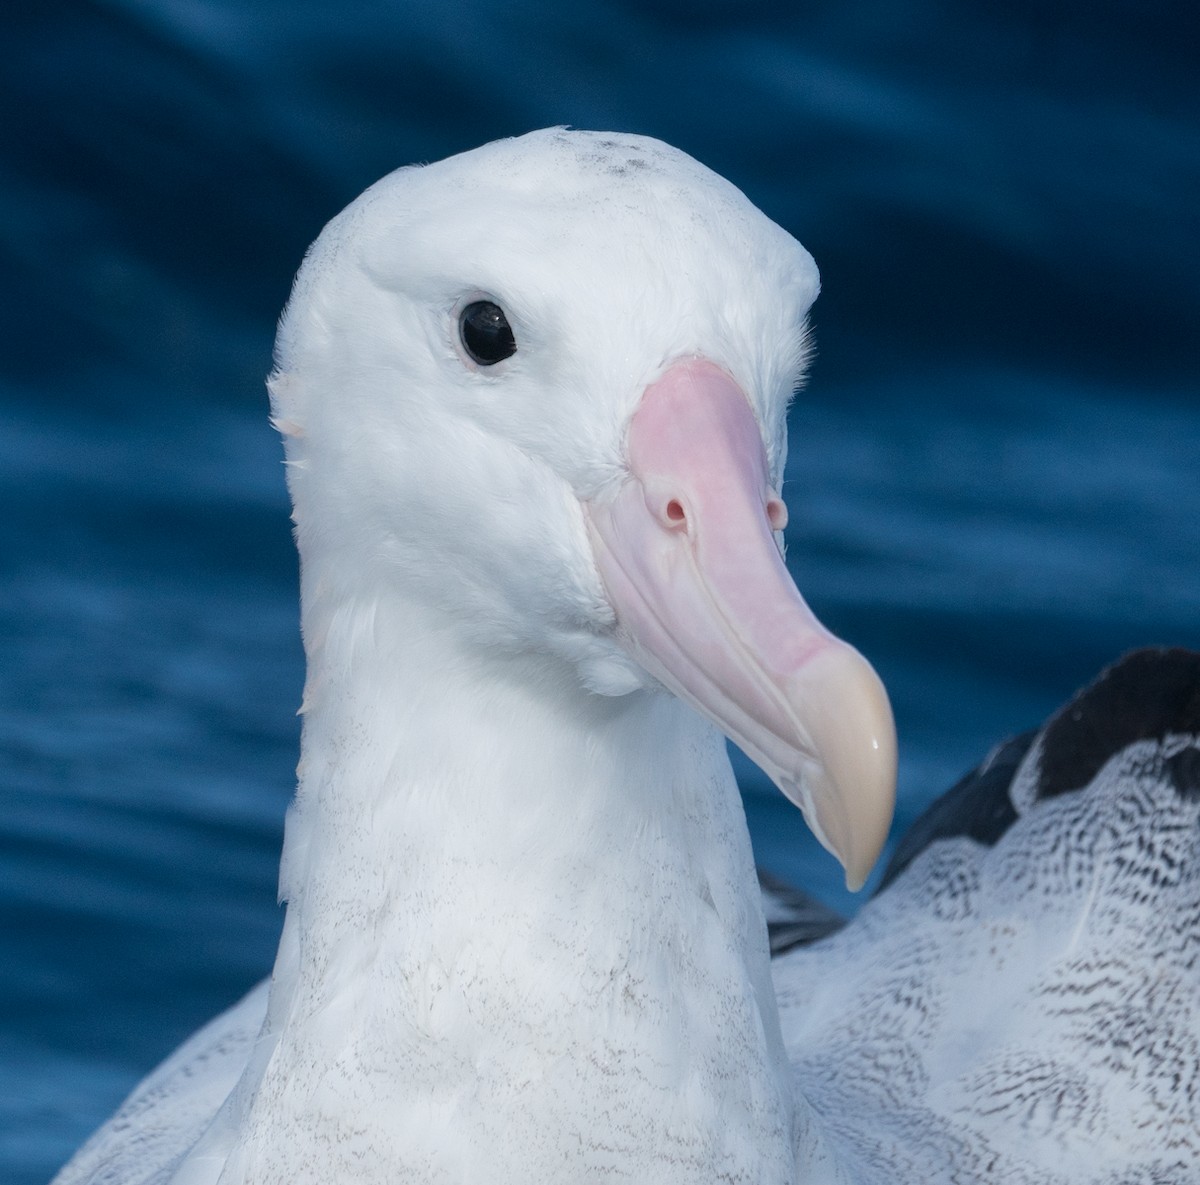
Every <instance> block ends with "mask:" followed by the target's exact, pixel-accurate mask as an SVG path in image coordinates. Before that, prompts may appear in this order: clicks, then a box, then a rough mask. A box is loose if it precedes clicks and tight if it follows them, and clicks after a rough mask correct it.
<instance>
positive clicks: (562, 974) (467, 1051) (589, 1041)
mask: <svg viewBox="0 0 1200 1185" xmlns="http://www.w3.org/2000/svg"><path fill="white" fill-rule="evenodd" d="M317 616H318V611H317V609H313V610H312V611H311V612H308V613H307V614H306V622H305V626H306V639H307V641H308V646H309V651H310V656H309V657H310V670H309V685H308V690H307V693H306V700H307V704H306V720H305V728H304V742H303V756H302V761H301V769H300V789H299V793H298V796H297V801H296V804H295V806H294V807H293V811H292V814H291V816H290V817H289V821H288V833H287V841H286V845H285V857H284V867H283V872H282V885H283V890H284V892H285V895H286V896H287V897H288V899H289V905H288V914H287V923H286V927H285V933H284V938H283V942H282V943H281V947H280V953H279V957H278V960H277V963H276V968H275V978H274V983H273V987H272V997H271V1005H270V1012H269V1016H268V1022H267V1029H266V1035H265V1039H264V1042H263V1044H262V1047H261V1049H260V1051H259V1054H258V1056H257V1057H256V1059H255V1061H254V1062H253V1063H252V1066H251V1069H250V1070H249V1071H248V1073H247V1076H246V1078H245V1079H244V1080H243V1083H242V1086H241V1088H240V1091H239V1093H238V1095H237V1096H236V1098H235V1100H234V1101H233V1103H232V1104H231V1106H233V1107H235V1108H236V1109H237V1110H238V1111H239V1112H240V1119H239V1122H238V1123H237V1124H236V1125H235V1126H234V1128H233V1129H231V1130H237V1131H239V1132H240V1136H239V1139H238V1145H237V1146H236V1147H234V1148H232V1149H231V1150H230V1153H229V1160H228V1162H227V1163H226V1165H225V1172H224V1175H223V1176H222V1177H221V1180H222V1181H223V1182H238V1181H242V1180H245V1181H254V1182H256V1183H258V1182H273V1181H276V1180H278V1181H289V1182H303V1181H307V1180H309V1179H310V1176H316V1175H319V1177H320V1179H321V1180H323V1181H337V1182H339V1183H350V1182H359V1181H362V1182H368V1181H369V1182H375V1181H379V1182H384V1181H387V1182H389V1185H398V1183H399V1182H403V1181H409V1180H412V1181H418V1180H419V1181H423V1182H425V1181H443V1180H444V1181H462V1180H475V1179H479V1180H490V1181H495V1182H500V1183H503V1182H509V1181H514V1182H515V1181H520V1182H523V1183H525V1182H541V1181H547V1182H548V1181H561V1180H592V1179H595V1180H600V1179H604V1180H606V1181H610V1180H614V1179H615V1180H625V1179H629V1180H637V1181H655V1182H661V1183H672V1182H685V1181H686V1182H699V1181H704V1182H711V1181H713V1180H718V1179H721V1180H724V1179H728V1180H748V1181H755V1182H762V1183H767V1182H780V1183H782V1182H790V1181H792V1180H793V1176H794V1165H793V1159H792V1157H793V1152H792V1124H793V1115H792V1099H791V1094H790V1087H789V1085H788V1082H789V1079H788V1071H787V1067H786V1062H785V1057H784V1053H783V1048H782V1041H781V1039H780V1035H779V1027H778V1015H777V1011H776V1005H775V999H774V993H773V989H772V986H771V980H770V970H769V964H768V957H767V950H766V938H765V931H764V927H763V922H762V916H761V907H760V904H759V897H758V892H757V886H756V882H755V878H754V869H753V860H752V856H751V852H750V845H749V839H748V836H747V832H746V825H745V816H744V814H743V811H742V807H741V803H740V800H739V797H738V793H737V788H736V786H735V784H734V781H733V777H732V773H731V771H730V769H729V763H728V760H727V758H726V756H725V752H724V744H723V741H722V739H721V737H720V736H719V734H718V733H717V732H716V731H715V730H714V729H712V728H711V727H710V726H709V725H708V724H707V723H706V722H705V721H702V720H701V719H700V718H699V717H697V716H696V715H695V714H694V713H693V712H691V710H690V709H688V708H686V707H684V706H683V705H681V704H679V703H678V702H677V701H675V700H674V699H672V698H671V697H669V696H666V695H660V694H653V693H648V692H637V693H634V694H631V695H628V696H624V697H621V698H606V697H602V696H597V695H594V694H591V693H589V692H587V691H586V690H584V689H583V688H582V687H581V686H580V685H579V682H578V680H577V678H576V677H575V676H574V673H573V671H572V670H570V669H569V668H568V667H567V666H566V664H557V663H556V662H555V661H554V660H549V659H546V658H545V656H539V655H531V656H526V657H516V656H513V655H497V654H491V655H489V654H486V653H482V652H480V651H478V650H477V649H473V648H468V647H466V646H464V645H462V644H461V643H459V642H458V641H457V640H456V638H455V636H454V634H453V633H452V632H450V631H449V630H447V629H445V628H439V626H438V624H437V622H436V621H435V620H434V617H433V615H432V614H429V613H425V612H422V611H420V610H419V609H416V608H414V607H413V606H411V605H404V604H400V603H397V602H394V601H393V602H385V601H382V600H380V601H374V602H372V603H370V604H369V605H368V604H365V603H363V602H358V603H344V604H342V605H341V606H340V607H339V608H337V609H336V610H335V611H333V612H330V613H328V614H327V615H326V616H324V617H323V618H322V619H321V620H319V621H318V620H316V618H317ZM314 1164H320V1165H321V1171H320V1173H319V1174H315V1173H314V1172H313V1170H311V1169H310V1168H308V1167H306V1166H312V1165H314Z"/></svg>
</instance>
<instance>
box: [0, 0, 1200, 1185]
mask: <svg viewBox="0 0 1200 1185" xmlns="http://www.w3.org/2000/svg"><path fill="white" fill-rule="evenodd" d="M1198 11H1200V10H1197V9H1196V8H1195V6H1194V5H1188V4H1182V3H1181V4H1175V5H1172V4H1154V5H1140V4H1134V3H1131V2H1118V0H1089V2H1088V3H1086V4H1085V3H1083V2H1082V0H1078V2H1058V0H1038V2H1037V3H1034V2H1033V0H1010V3H1007V4H1005V5H994V4H986V3H983V2H982V0H958V2H956V3H950V2H949V0H894V2H887V3H884V2H875V3H872V2H867V3H862V4H856V5H846V4H841V3H836V2H835V0H823V2H816V3H811V4H803V5H801V4H783V3H773V2H768V0H762V2H755V0H707V2H706V0H689V2H688V3H686V4H685V3H682V2H681V0H661V2H659V3H645V4H635V3H632V2H628V3H620V2H616V0H600V2H598V3H594V4H591V5H584V6H568V5H560V4H557V3H553V2H551V0H509V2H508V3H506V4H503V5H497V4H494V3H481V2H478V0H467V2H463V3H446V4H441V3H438V4H434V3H412V4H405V3H400V2H398V0H397V2H394V3H384V2H382V0H380V2H374V3H368V2H365V0H351V2H347V3H341V4H336V5H335V4H322V3H318V2H315V0H259V2H257V3H253V4H247V3H245V2H243V0H91V2H83V0H43V2H42V3H39V4H37V5H5V6H4V7H3V10H2V11H0V47H2V50H0V53H2V56H3V67H2V69H0V108H2V112H3V117H2V118H0V288H2V291H3V293H4V301H3V310H4V311H3V316H2V317H0V497H2V503H0V504H2V506H3V513H2V514H0V1181H3V1182H6V1183H7V1185H40V1183H41V1182H44V1181H46V1180H47V1179H48V1178H49V1176H50V1175H51V1173H52V1172H53V1170H54V1169H55V1168H56V1167H57V1166H58V1165H59V1164H60V1163H61V1162H62V1161H63V1160H64V1159H65V1158H66V1157H67V1156H68V1155H69V1153H70V1152H71V1151H72V1150H73V1149H74V1148H75V1147H76V1146H77V1145H78V1143H79V1142H80V1141H81V1140H82V1139H83V1138H84V1137H85V1136H86V1135H87V1134H88V1133H89V1131H90V1130H91V1129H92V1128H94V1127H95V1126H96V1125H97V1124H98V1123H100V1122H101V1121H102V1120H103V1119H104V1118H105V1117H106V1116H107V1115H108V1114H109V1113H110V1112H111V1110H112V1109H113V1108H114V1107H115V1105H116V1104H117V1103H118V1102H119V1101H120V1099H121V1098H122V1096H123V1095H124V1094H125V1092H126V1091H127V1090H128V1089H129V1088H130V1087H131V1086H132V1085H133V1084H134V1083H135V1082H136V1081H137V1080H138V1079H139V1078H140V1077H141V1076H142V1075H143V1074H144V1073H145V1072H146V1071H147V1070H148V1069H149V1068H150V1067H151V1066H152V1065H153V1064H154V1063H155V1062H156V1061H157V1060H158V1059H159V1058H161V1057H162V1056H163V1055H164V1054H166V1053H167V1052H168V1051H169V1050H170V1049H171V1048H172V1047H173V1046H174V1045H175V1044H176V1043H177V1042H178V1041H179V1040H180V1039H181V1038H183V1037H184V1036H186V1035H187V1034H188V1033H189V1032H190V1031H191V1030H193V1029H194V1028H195V1027H196V1026H197V1025H198V1024H199V1023H200V1022H202V1021H203V1020H205V1019H207V1018H208V1017H209V1016H211V1015H212V1014H213V1013H215V1012H216V1011H218V1010H219V1009H221V1008H223V1007H224V1006H226V1005H227V1004H229V1003H230V1002H231V1001H232V1000H233V999H235V998H236V997H237V996H238V995H239V994H240V993H241V992H243V991H244V990H245V989H246V988H248V987H249V986H250V985H251V984H252V983H253V982H254V981H255V980H257V979H258V978H260V977H261V976H263V975H264V974H265V973H266V972H267V971H268V969H269V967H270V963H271V958H272V955H273V951H274V945H275V942H276V938H277V935H278V931H279V926H280V919H281V914H280V910H279V908H278V907H277V906H276V904H275V878H276V868H277V861H278V851H279V843H280V836H281V829H282V821H283V814H284V810H285V808H286V805H287V802H288V798H289V795H290V793H291V789H292V786H293V779H294V766H295V761H296V755H297V739H298V726H297V721H296V717H295V710H296V707H297V705H298V703H299V695H300V685H301V679H302V657H301V652H300V646H299V642H298V637H297V609H296V567H295V560H294V555H293V551H292V546H291V539H290V535H289V524H288V508H287V503H286V498H285V491H284V485H283V476H282V468H281V465H280V460H281V452H280V448H279V445H278V442H277V441H276V439H275V438H274V436H273V434H272V432H271V430H270V429H269V428H268V426H267V422H266V400H265V396H264V393H263V389H262V379H263V376H264V375H265V373H266V371H267V370H268V368H269V365H270V349H271V338H272V333H273V327H274V321H275V318H276V316H277V314H278V311H279V309H280V308H281V307H282V305H283V303H284V301H285V299H286V297H287V293H288V288H289V284H290V282H291V277H292V274H293V272H294V270H295V268H296V266H297V264H298V263H299V260H300V258H301V256H302V254H303V251H304V248H305V246H306V245H307V244H308V243H309V242H310V241H311V239H312V238H313V237H314V236H315V235H316V233H317V231H318V230H319V229H320V227H321V225H322V224H323V223H324V222H325V221H326V220H327V219H328V218H329V217H331V216H332V215H333V214H334V213H335V212H336V211H337V210H338V209H339V208H340V207H341V206H343V205H344V204H345V203H346V202H347V201H349V200H350V199H351V198H352V197H353V196H354V195H355V194H356V193H357V192H358V191H360V190H361V189H362V188H364V187H365V186H366V185H367V184H368V183H370V182H371V181H373V180H374V179H375V178H376V177H378V176H380V175H381V174H383V173H384V172H387V171H388V170H390V169H392V168H394V167H396V166H398V165H401V164H406V163H410V162H413V161H420V160H430V159H436V158H439V157H441V156H444V155H447V154H449V153H451V152H455V151H458V150H462V149H465V148H468V147H471V146H473V145H475V144H477V143H481V142H483V141H485V140H488V139H492V138H495V137H497V136H502V135H509V134H515V133H519V132H522V131H526V130H529V129H531V128H535V127H541V126H546V125H549V124H572V125H575V126H579V127H591V128H600V129H605V130H626V131H636V132H642V133H647V134H651V135H655V136H659V137H661V138H663V139H666V140H669V141H671V142H673V143H675V144H677V145H678V146H680V147H682V148H684V149H685V150H687V151H689V152H691V153H692V154H693V155H695V156H697V157H699V158H700V159H701V160H703V161H704V162H705V163H707V164H709V165H710V166H712V167H713V168H715V169H717V170H718V171H719V172H722V173H724V174H725V175H726V176H728V177H730V178H731V179H732V180H733V181H734V182H735V183H737V184H738V185H739V186H741V187H742V188H743V189H744V190H745V192H746V193H747V194H748V195H749V196H750V198H751V199H752V200H754V201H755V202H756V203H757V204H759V205H760V206H761V207H762V208H763V209H764V210H765V211H766V212H767V213H768V214H770V215H771V216H772V217H773V218H775V219H776V220H777V221H779V222H780V223H782V224H783V225H784V226H785V227H787V228H788V229H789V230H790V231H792V232H793V233H794V234H795V235H796V236H797V237H798V238H800V239H801V241H803V242H804V243H805V244H806V246H808V247H809V249H810V250H811V251H812V252H813V254H814V255H815V256H816V258H817V261H818V263H819V265H820V267H821V269H822V275H823V281H824V292H823V295H822V296H821V298H820V301H819V302H818V304H817V307H816V314H815V320H816V335H817V343H818V353H817V358H816V362H815V366H814V369H813V376H812V380H811V383H810V385H809V387H808V389H807V390H806V391H805V392H804V393H803V394H802V395H801V397H800V399H799V400H798V402H797V404H796V407H795V409H794V412H793V418H792V424H791V433H792V439H791V456H790V461H789V467H788V475H787V476H788V480H787V489H786V493H787V497H788V500H789V503H790V507H791V523H792V525H791V527H790V529H789V562H790V564H791V566H792V569H793V571H794V573H795V575H796V578H797V580H798V582H799V584H800V586H801V588H802V589H803V591H804V592H805V594H806V596H807V597H808V598H809V600H810V602H811V603H812V604H813V606H814V607H815V608H816V610H817V611H818V613H819V614H820V615H821V616H822V617H823V618H824V620H826V622H827V623H828V624H829V625H830V626H831V627H832V628H834V629H835V630H836V631H838V632H840V633H842V634H843V635H844V636H846V637H848V638H849V639H851V640H852V641H854V642H855V643H856V644H857V645H858V646H859V647H860V649H862V650H863V651H864V652H865V653H866V654H867V655H868V656H869V657H870V658H871V660H872V661H873V662H874V663H875V664H876V666H877V668H878V669H879V671H880V673H881V674H882V675H883V677H884V679H885V681H886V683H887V684H888V687H889V689H890V691H891V695H892V698H893V703H894V706H895V710H896V717H897V721H898V726H899V733H900V743H901V802H900V808H899V814H898V824H897V825H898V827H903V826H904V825H905V824H906V823H907V822H908V821H910V820H911V819H912V818H913V817H914V816H915V814H916V813H918V812H919V811H920V809H921V808H922V806H923V805H924V804H926V803H928V802H929V801H930V800H931V798H932V797H934V796H935V795H936V794H937V793H938V792H939V791H940V790H942V789H944V788H946V787H947V786H948V785H949V784H950V783H951V782H952V781H953V780H954V779H955V778H956V777H957V776H958V775H959V774H960V773H961V772H963V771H964V770H965V769H967V768H969V767H970V766H971V765H973V764H974V763H976V762H977V761H978V760H979V759H980V758H981V757H982V756H983V755H984V754H985V753H986V751H987V750H988V748H989V747H990V746H991V745H992V744H993V743H994V742H995V741H997V740H999V739H1000V738H1002V737H1004V736H1005V735H1007V734H1010V733H1012V732H1014V731H1017V730H1020V729H1024V728H1026V727H1028V726H1030V725H1032V724H1035V723H1037V722H1038V721H1040V720H1041V719H1042V718H1043V717H1044V716H1045V715H1046V714H1047V713H1048V712H1049V711H1051V710H1052V709H1053V708H1054V707H1055V706H1056V705H1057V704H1058V703H1060V702H1061V701H1062V700H1063V699H1064V698H1065V697H1067V696H1068V695H1069V694H1070V693H1071V692H1072V691H1073V690H1074V689H1075V688H1076V687H1077V686H1079V685H1080V684H1082V683H1083V682H1085V681H1087V680H1088V679H1089V678H1090V677H1091V676H1092V675H1094V674H1095V673H1096V671H1098V670H1099V669H1100V667H1101V666H1103V665H1104V664H1105V663H1107V662H1109V661H1111V660H1112V659H1113V658H1115V657H1116V656H1117V655H1118V654H1120V653H1121V652H1122V651H1124V650H1126V649H1128V648H1130V647H1133V646H1136V645H1140V644H1148V643H1175V644H1184V645H1191V646H1200V546H1198V536H1200V388H1198V382H1197V380H1198V378H1200V351H1198V349H1197V327H1198V325H1200V200H1198V199H1200V121H1198V119H1197V114H1198V112H1200V102H1198V101H1197V100H1198V95H1197V81H1196V79H1197V75H1196V56H1195V55H1196V46H1197V45H1198V44H1200V17H1198V16H1197V12H1198ZM738 768H739V775H740V776H741V777H742V780H743V785H744V790H745V795H746V800H747V807H748V811H749V816H750V820H751V827H752V830H753V836H754V842H755V845H756V850H757V852H758V856H759V859H760V861H761V862H762V863H763V864H764V865H765V866H766V867H768V868H769V869H771V870H772V871H774V872H776V873H777V874H779V875H781V876H784V877H786V878H788V879H790V880H792V881H794V882H796V883H799V884H803V885H805V886H806V887H808V888H809V889H811V890H812V891H814V892H817V893H818V894H820V895H822V896H823V897H825V898H826V899H827V900H829V901H831V902H832V903H834V904H835V905H838V906H839V907H842V908H846V909H853V908H854V907H855V906H854V900H853V899H851V898H850V897H849V895H848V894H846V893H845V891H844V890H843V889H842V888H841V887H840V885H839V878H838V875H837V871H836V868H835V866H834V864H833V861H832V860H831V859H829V858H828V857H826V856H824V855H823V854H822V853H821V852H819V850H817V848H816V845H815V844H814V843H813V841H812V840H811V839H810V838H808V836H807V834H806V832H805V831H804V828H803V825H802V823H801V822H800V819H799V816H798V814H797V813H796V812H795V811H794V810H793V809H792V808H791V807H789V806H788V805H787V804H786V803H785V802H783V800H782V799H781V798H779V796H778V795H776V794H775V793H774V792H773V791H772V790H771V789H770V788H769V786H767V785H766V784H765V783H764V780H763V778H762V777H761V775H759V774H757V772H756V771H755V770H754V769H753V768H752V767H750V766H748V765H746V763H744V762H739V766H738Z"/></svg>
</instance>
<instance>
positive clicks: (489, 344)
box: [458, 300, 517, 366]
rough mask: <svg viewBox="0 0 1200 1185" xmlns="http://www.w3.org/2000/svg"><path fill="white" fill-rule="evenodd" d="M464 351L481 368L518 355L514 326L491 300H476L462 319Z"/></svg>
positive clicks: (465, 310) (460, 319) (461, 330)
mask: <svg viewBox="0 0 1200 1185" xmlns="http://www.w3.org/2000/svg"><path fill="white" fill-rule="evenodd" d="M458 336H459V337H460V338H461V339H462V344H463V349H464V350H466V351H467V354H468V355H469V356H470V358H471V360H472V361H473V362H478V363H479V365H480V366H495V364H496V363H497V362H503V361H504V359H505V358H511V357H512V356H513V355H514V354H515V353H516V352H517V343H516V340H515V339H514V338H513V331H512V326H511V325H509V323H508V318H507V317H506V316H505V315H504V310H503V309H502V308H501V307H500V306H499V305H498V304H494V303H493V302H492V301H490V300H476V301H473V302H472V303H471V304H469V305H467V307H466V308H465V309H463V311H462V313H461V314H460V315H459V318H458Z"/></svg>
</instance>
